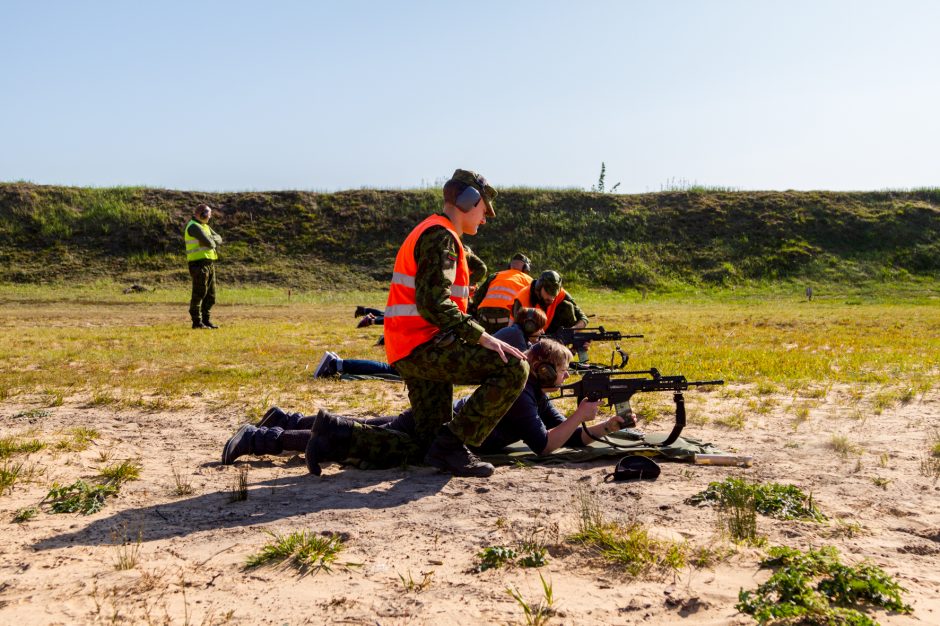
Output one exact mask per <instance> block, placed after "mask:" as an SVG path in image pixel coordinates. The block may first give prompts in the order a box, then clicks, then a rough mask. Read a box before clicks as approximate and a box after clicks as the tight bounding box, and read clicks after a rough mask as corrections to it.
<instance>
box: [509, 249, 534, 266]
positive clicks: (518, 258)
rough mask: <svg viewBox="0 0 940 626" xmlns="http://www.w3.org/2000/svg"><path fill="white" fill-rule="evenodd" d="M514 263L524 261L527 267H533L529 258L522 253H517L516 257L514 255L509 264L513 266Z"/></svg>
mask: <svg viewBox="0 0 940 626" xmlns="http://www.w3.org/2000/svg"><path fill="white" fill-rule="evenodd" d="M513 261H522V262H523V263H524V264H525V265H526V267H531V266H532V261H530V260H529V257H527V256H526V255H524V254H522V253H521V252H517V253H515V254H514V255H512V258H511V259H509V264H510V265H512V262H513Z"/></svg>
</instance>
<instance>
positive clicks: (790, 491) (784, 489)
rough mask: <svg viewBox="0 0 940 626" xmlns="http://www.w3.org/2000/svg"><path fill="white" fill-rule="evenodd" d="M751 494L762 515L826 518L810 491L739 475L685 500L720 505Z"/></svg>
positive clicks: (818, 519)
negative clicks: (753, 479)
mask: <svg viewBox="0 0 940 626" xmlns="http://www.w3.org/2000/svg"><path fill="white" fill-rule="evenodd" d="M748 495H750V496H752V497H753V501H754V510H755V511H756V512H757V513H760V514H761V515H766V516H768V517H773V518H776V519H782V520H806V521H812V522H824V521H825V520H826V519H827V518H826V516H825V515H824V514H823V513H822V511H820V510H819V509H818V508H817V507H816V505H815V503H814V502H813V498H812V496H811V495H807V494H805V493H803V491H802V490H801V489H800V488H799V487H797V486H796V485H782V484H780V483H752V482H749V481H747V480H745V479H742V478H726V479H725V480H723V481H721V482H710V483H708V487H707V488H706V489H705V490H704V491H701V492H699V493H697V494H695V495H693V496H691V497H690V498H688V499H687V500H686V503H687V504H693V505H698V504H703V503H715V504H718V505H721V504H722V503H724V502H729V501H732V500H734V499H742V498H745V497H748Z"/></svg>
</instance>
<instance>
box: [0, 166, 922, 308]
mask: <svg viewBox="0 0 940 626" xmlns="http://www.w3.org/2000/svg"><path fill="white" fill-rule="evenodd" d="M200 202H208V203H209V204H211V205H213V206H214V207H218V210H217V212H216V219H215V220H214V221H213V225H214V226H215V227H216V228H217V230H218V231H219V232H220V233H221V234H222V235H223V237H224V238H225V241H226V243H225V246H224V248H223V250H222V257H223V259H224V265H223V267H224V277H225V279H226V280H229V281H236V282H246V283H270V284H279V285H287V286H295V287H301V288H309V289H317V288H331V289H333V288H363V289H368V288H375V287H380V286H381V285H383V284H384V283H385V282H386V281H387V280H388V278H389V276H390V274H391V267H392V263H393V260H394V256H395V252H396V250H397V249H398V246H399V244H400V242H401V241H402V239H403V238H404V237H405V235H407V233H408V232H409V230H410V229H411V228H412V227H413V226H414V225H415V224H416V223H417V222H418V221H420V220H421V219H422V218H423V217H424V216H426V215H428V214H429V213H431V212H434V211H436V210H438V209H439V207H440V205H441V195H440V193H439V192H438V191H434V190H414V191H380V190H359V191H343V192H337V193H314V192H301V191H280V192H244V193H218V194H212V193H201V192H181V191H172V190H162V189H149V188H143V187H120V188H108V189H90V188H74V187H53V186H40V185H33V184H29V183H0V281H7V282H9V281H16V282H36V281H43V280H53V279H64V280H69V281H76V280H88V279H90V278H95V277H101V276H107V277H110V278H114V279H118V280H127V281H130V280H143V281H150V282H162V281H167V280H170V281H184V280H187V279H188V274H187V273H186V271H185V263H184V261H183V254H182V229H183V226H184V224H185V223H186V221H187V220H188V218H189V215H190V212H191V210H192V208H193V207H194V206H195V205H197V204H199V203H200ZM938 202H940V190H938V189H917V190H912V191H884V192H853V193H846V192H822V191H813V192H793V191H789V192H744V191H729V190H722V189H715V190H711V189H707V188H697V187H696V188H692V187H690V188H688V189H679V190H671V191H664V192H661V193H649V194H638V195H617V194H609V193H588V192H582V191H575V190H545V189H521V188H510V189H506V190H504V191H503V192H502V193H501V194H500V196H499V198H498V199H497V203H496V211H497V217H496V218H495V220H494V221H493V224H491V225H487V226H484V228H483V229H481V231H480V234H479V235H478V236H476V237H472V238H468V240H467V241H468V243H469V244H470V245H471V247H473V249H474V250H475V251H476V252H477V253H478V254H480V255H481V256H482V257H483V258H484V260H486V261H487V262H488V263H489V264H490V268H491V269H492V270H496V269H501V268H502V267H504V264H505V263H506V261H507V260H508V258H509V257H510V256H511V255H512V254H513V253H514V252H516V251H517V250H523V251H525V252H526V253H528V254H529V256H530V257H532V259H533V260H534V261H535V263H534V265H535V269H536V270H539V271H540V270H542V269H545V268H553V269H558V270H559V271H561V272H562V274H563V275H564V276H565V278H566V281H567V282H568V283H569V284H570V285H575V286H577V285H585V286H587V285H591V286H602V287H609V288H613V289H623V288H641V289H657V288H660V287H663V286H668V285H671V284H676V283H685V284H692V285H697V284H701V285H710V284H717V285H734V284H739V283H744V282H748V281H762V280H768V279H771V280H774V279H791V280H792V279H800V280H803V279H806V280H818V281H829V282H854V281H859V280H872V279H874V280H899V279H905V278H908V277H911V276H914V277H916V276H926V277H931V276H936V273H937V271H938V270H940V254H938V252H940V210H938V208H937V203H938Z"/></svg>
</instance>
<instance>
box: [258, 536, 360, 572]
mask: <svg viewBox="0 0 940 626" xmlns="http://www.w3.org/2000/svg"><path fill="white" fill-rule="evenodd" d="M265 532H267V534H268V535H270V536H271V541H270V542H269V543H267V544H265V545H264V546H263V547H262V548H261V550H260V551H259V552H257V553H256V554H253V555H251V556H249V557H248V559H247V560H246V561H245V567H247V568H254V567H261V566H264V565H272V564H279V563H287V564H289V565H290V566H292V567H294V568H296V569H297V570H298V571H299V572H300V573H301V574H308V573H314V574H316V573H317V572H319V571H320V570H323V571H326V572H329V571H331V567H332V565H333V563H334V562H335V561H336V557H337V556H338V555H339V553H340V552H341V551H342V550H343V548H344V545H343V540H342V539H341V538H340V536H339V535H335V534H331V535H326V536H324V535H315V534H313V533H309V532H307V531H305V530H304V531H300V532H292V533H289V534H287V535H281V534H278V533H274V532H269V531H265Z"/></svg>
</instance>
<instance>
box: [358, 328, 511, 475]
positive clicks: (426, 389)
mask: <svg viewBox="0 0 940 626" xmlns="http://www.w3.org/2000/svg"><path fill="white" fill-rule="evenodd" d="M395 369H397V370H398V372H399V374H401V376H402V378H403V379H404V381H405V385H406V386H407V387H408V399H409V400H410V401H411V408H412V411H411V419H412V420H413V427H412V428H411V431H412V432H410V433H408V432H402V430H396V429H395V427H394V426H395V425H394V424H392V425H389V426H391V427H382V426H372V425H368V424H355V425H354V427H353V436H352V444H351V446H350V451H349V456H350V457H351V458H354V459H357V460H360V461H362V462H363V463H364V464H367V465H373V466H375V467H392V466H395V465H400V464H405V463H413V462H416V461H419V460H420V459H422V458H423V457H424V453H425V452H426V451H427V449H428V447H430V445H431V442H432V441H433V440H434V437H435V436H436V435H437V431H438V429H440V427H441V426H442V425H444V424H447V425H448V427H449V428H450V429H451V430H452V431H453V432H454V434H455V435H457V437H459V438H460V439H461V440H462V441H463V442H464V443H466V444H470V445H476V446H478V445H480V444H482V443H483V440H484V439H486V437H487V435H489V434H490V432H491V431H492V430H493V428H494V427H495V426H496V424H497V423H498V422H499V420H500V419H502V417H503V415H504V414H505V413H506V411H507V410H508V409H509V407H510V406H512V403H513V402H515V401H516V398H518V397H519V394H520V393H521V392H522V389H523V387H525V383H526V379H527V378H528V376H529V364H528V363H527V362H525V361H520V360H519V359H517V358H515V357H512V356H510V357H508V362H507V363H503V360H502V359H501V358H500V357H499V354H497V353H496V352H493V351H492V350H487V349H486V348H484V347H482V346H479V345H468V344H465V343H463V342H461V341H454V342H453V343H451V344H450V345H448V346H440V345H434V344H433V343H431V342H428V343H426V344H424V345H422V346H419V347H418V348H417V349H416V350H415V351H414V352H412V353H411V354H410V355H409V356H407V357H406V358H404V359H401V360H399V361H397V362H396V363H395ZM455 384H460V385H474V384H476V385H479V387H477V389H476V390H475V391H474V392H473V394H472V395H471V396H470V398H469V399H468V400H467V402H466V403H465V404H464V405H463V407H462V408H461V410H460V412H459V413H458V414H456V415H455V414H454V410H453V399H454V385H455ZM409 426H410V425H409ZM403 430H407V429H403Z"/></svg>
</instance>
